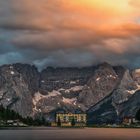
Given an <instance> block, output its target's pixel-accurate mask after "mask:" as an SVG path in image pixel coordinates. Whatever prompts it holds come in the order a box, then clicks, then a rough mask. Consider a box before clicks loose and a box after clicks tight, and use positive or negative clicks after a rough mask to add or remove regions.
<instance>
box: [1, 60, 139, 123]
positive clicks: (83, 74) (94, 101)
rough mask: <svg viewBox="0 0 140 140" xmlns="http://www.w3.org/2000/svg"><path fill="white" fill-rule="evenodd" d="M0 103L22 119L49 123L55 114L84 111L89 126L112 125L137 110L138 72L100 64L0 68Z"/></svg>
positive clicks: (17, 65)
mask: <svg viewBox="0 0 140 140" xmlns="http://www.w3.org/2000/svg"><path fill="white" fill-rule="evenodd" d="M0 104H2V105H3V106H4V107H8V108H10V109H12V110H14V111H16V112H18V113H19V114H20V115H22V116H23V117H27V116H30V117H33V118H36V117H40V116H42V115H43V116H44V117H45V118H46V120H48V121H54V120H55V113H56V112H72V113H81V112H84V113H87V116H88V122H90V123H105V122H114V121H116V120H117V119H118V118H123V117H125V116H131V117H134V116H135V114H136V112H137V111H138V110H139V109H140V69H134V70H129V69H127V68H124V67H123V66H112V65H110V64H108V63H102V64H100V65H97V66H91V67H84V68H76V67H73V68H61V67H60V68H53V67H47V68H45V69H43V70H42V71H41V72H39V71H38V69H37V68H36V66H34V65H29V64H20V63H17V64H9V65H3V66H1V67H0Z"/></svg>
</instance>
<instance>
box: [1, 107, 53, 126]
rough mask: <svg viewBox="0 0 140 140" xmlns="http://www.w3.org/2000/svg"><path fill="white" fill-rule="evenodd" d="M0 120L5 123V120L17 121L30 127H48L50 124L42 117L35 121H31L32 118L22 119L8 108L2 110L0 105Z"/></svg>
mask: <svg viewBox="0 0 140 140" xmlns="http://www.w3.org/2000/svg"><path fill="white" fill-rule="evenodd" d="M0 120H3V121H5V122H7V120H19V121H21V122H23V123H24V124H27V125H30V126H42V125H45V126H50V123H49V122H47V121H46V120H45V118H44V117H43V116H42V117H39V118H37V119H33V118H32V117H26V118H23V117H22V116H21V115H19V113H17V112H15V111H14V110H11V109H9V108H4V107H3V106H2V105H0Z"/></svg>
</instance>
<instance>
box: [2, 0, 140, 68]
mask: <svg viewBox="0 0 140 140" xmlns="http://www.w3.org/2000/svg"><path fill="white" fill-rule="evenodd" d="M139 55H140V0H105V1H103V0H1V1H0V64H1V65H2V64H7V63H16V62H23V63H33V64H35V65H37V66H38V67H44V66H46V65H49V66H89V65H93V64H97V63H101V62H104V61H107V62H109V63H111V64H113V65H116V64H117V65H118V64H121V65H124V66H127V67H140V63H139V61H140V56H139Z"/></svg>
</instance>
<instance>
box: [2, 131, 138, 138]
mask: <svg viewBox="0 0 140 140" xmlns="http://www.w3.org/2000/svg"><path fill="white" fill-rule="evenodd" d="M0 140H140V129H110V128H109V129H105V128H85V129H58V128H42V129H35V128H33V129H30V130H0Z"/></svg>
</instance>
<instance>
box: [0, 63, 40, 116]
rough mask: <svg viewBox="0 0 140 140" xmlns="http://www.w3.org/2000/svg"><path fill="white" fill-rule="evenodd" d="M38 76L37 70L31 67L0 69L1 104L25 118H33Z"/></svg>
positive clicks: (19, 65)
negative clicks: (34, 95)
mask: <svg viewBox="0 0 140 140" xmlns="http://www.w3.org/2000/svg"><path fill="white" fill-rule="evenodd" d="M38 76H39V75H38V72H37V69H36V68H35V67H33V66H29V65H21V64H16V65H5V66H2V67H0V81H1V82H0V103H1V104H3V105H4V106H5V107H10V108H11V109H14V110H15V111H16V112H19V113H20V114H21V115H22V116H23V117H26V116H28V115H29V116H32V108H33V104H32V97H33V96H32V95H33V93H34V92H35V90H36V89H37V86H38V84H37V83H38ZM36 81H37V83H36Z"/></svg>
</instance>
